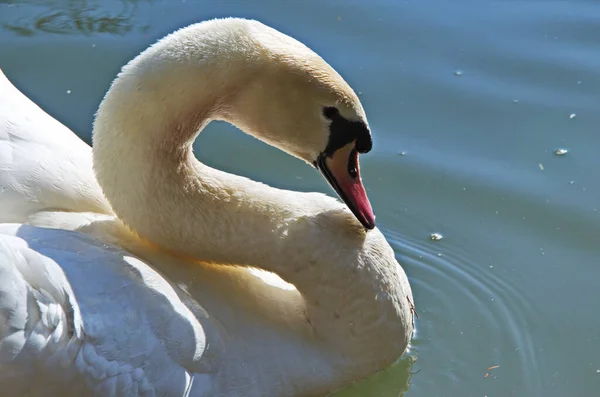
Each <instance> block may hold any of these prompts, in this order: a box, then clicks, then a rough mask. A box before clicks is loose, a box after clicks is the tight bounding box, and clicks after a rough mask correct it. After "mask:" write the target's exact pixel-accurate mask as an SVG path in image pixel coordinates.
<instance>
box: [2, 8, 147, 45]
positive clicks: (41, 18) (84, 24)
mask: <svg viewBox="0 0 600 397" xmlns="http://www.w3.org/2000/svg"><path fill="white" fill-rule="evenodd" d="M139 2H140V0H120V1H116V2H114V1H111V2H105V1H100V0H96V1H89V0H67V1H63V2H50V1H29V2H23V1H22V2H19V3H18V4H14V2H12V1H7V0H0V3H6V4H9V6H8V7H19V6H20V5H22V4H23V3H28V4H29V5H35V6H36V8H38V9H40V10H41V11H40V12H39V13H37V14H36V15H33V16H32V15H31V14H29V15H24V16H17V17H16V18H15V20H14V21H10V22H4V23H2V27H3V28H5V29H7V30H9V31H11V32H13V33H16V34H18V35H19V36H26V37H27V36H33V35H34V34H36V32H44V33H54V34H84V35H89V34H93V33H108V34H115V35H123V34H126V33H129V32H131V31H140V32H145V31H147V30H148V29H149V25H142V26H135V24H134V23H133V16H134V15H135V14H136V12H137V8H138V3H139ZM145 2H148V3H151V2H152V0H145ZM109 3H110V4H109ZM31 9H32V7H29V10H31ZM17 14H18V13H17Z"/></svg>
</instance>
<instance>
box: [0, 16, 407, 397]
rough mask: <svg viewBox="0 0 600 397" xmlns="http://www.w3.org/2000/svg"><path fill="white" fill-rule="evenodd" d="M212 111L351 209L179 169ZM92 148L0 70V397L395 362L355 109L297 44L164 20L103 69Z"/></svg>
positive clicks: (320, 378)
mask: <svg viewBox="0 0 600 397" xmlns="http://www.w3.org/2000/svg"><path fill="white" fill-rule="evenodd" d="M215 119H220V120H226V121H229V122H231V123H233V124H235V125H236V126H238V127H240V128H241V129H243V130H244V131H245V132H247V133H249V134H252V135H254V136H255V137H257V138H259V139H261V140H263V141H265V142H268V143H270V144H272V145H274V146H276V147H278V148H281V149H283V150H285V151H286V152H288V153H290V154H292V155H294V156H296V157H298V158H300V159H303V160H305V161H306V162H308V163H311V164H313V163H314V165H315V166H316V167H317V168H319V169H320V170H321V171H322V172H323V173H324V174H325V176H326V178H327V179H328V180H329V182H330V183H331V184H332V185H333V187H334V188H335V189H336V190H337V191H338V193H339V194H340V196H341V197H342V198H343V199H344V200H345V202H346V203H347V204H348V206H349V207H350V208H351V210H352V212H353V213H354V214H355V215H356V216H353V215H352V213H351V212H350V211H348V209H347V208H346V206H344V205H343V204H341V203H340V202H338V201H337V200H334V199H332V198H329V197H327V196H325V195H323V194H317V193H299V192H291V191H285V190H279V189H274V188H271V187H269V186H266V185H264V184H260V183H257V182H253V181H251V180H249V179H246V178H242V177H239V176H235V175H231V174H227V173H224V172H221V171H218V170H215V169H212V168H210V167H207V166H205V165H203V164H201V163H199V162H198V161H197V160H196V159H195V157H194V155H193V153H192V149H191V144H192V142H193V141H194V139H195V137H196V135H197V134H198V132H199V130H201V129H202V128H203V127H204V126H205V125H206V124H207V123H208V122H209V121H210V120H215ZM93 141H94V145H93V149H90V147H89V146H87V145H86V144H85V143H83V142H82V141H81V140H80V139H79V138H77V137H76V136H75V135H74V134H72V133H71V132H70V131H69V130H68V129H67V128H66V127H64V126H63V125H61V124H60V123H59V122H57V121H56V120H54V119H53V118H51V117H50V116H48V115H47V114H46V113H44V112H43V111H42V110H41V109H40V108H38V107H37V106H36V105H34V104H33V102H31V101H30V100H29V99H27V98H26V97H25V96H24V95H23V94H21V93H20V92H19V91H18V90H17V89H16V88H15V87H13V86H12V84H10V83H9V81H8V80H7V79H6V78H5V77H4V76H3V75H2V74H1V73H0V222H3V223H2V224H0V390H2V395H16V396H24V395H28V396H50V395H57V396H58V395H60V396H81V395H97V396H137V395H139V396H153V395H160V396H245V397H251V396H261V397H265V396H313V395H322V394H325V393H327V392H330V391H333V390H336V389H339V388H341V387H343V386H345V385H347V384H349V383H351V382H353V381H355V380H358V379H361V378H364V377H366V376H368V375H370V374H372V373H375V372H377V371H379V370H382V369H384V368H386V367H387V366H389V365H390V364H391V363H393V362H394V361H395V360H396V359H397V358H398V357H399V356H401V355H402V354H403V352H404V351H405V349H406V347H407V345H408V343H409V340H410V337H411V335H412V331H413V319H412V293H411V289H410V286H409V283H408V280H407V278H406V275H405V273H404V271H403V270H402V268H401V267H400V266H399V265H398V263H397V262H396V260H395V258H394V252H393V250H392V249H391V247H390V246H389V245H388V243H387V242H386V241H385V239H384V237H383V236H382V234H381V233H380V232H379V230H378V229H377V228H374V216H373V214H372V211H371V208H370V205H369V203H368V200H367V198H366V194H365V192H364V188H363V187H362V183H361V181H360V175H358V154H357V152H366V151H369V150H370V147H371V137H370V133H369V129H368V125H367V121H366V118H365V114H364V111H363V108H362V106H361V104H360V102H359V100H358V98H357V97H356V95H355V94H354V92H353V91H352V89H351V88H350V87H349V86H348V85H347V84H346V83H345V82H344V80H343V79H342V78H341V77H340V76H339V75H338V74H337V73H336V72H335V71H334V70H333V69H332V68H331V67H330V66H329V65H328V64H327V63H325V61H323V60H322V59H321V58H320V57H319V56H317V55H316V54H315V53H314V52H312V51H311V50H309V49H308V48H307V47H305V46H304V45H302V44H301V43H299V42H298V41H296V40H294V39H292V38H290V37H288V36H285V35H283V34H281V33H279V32H277V31H276V30H273V29H271V28H269V27H267V26H265V25H263V24H261V23H259V22H256V21H249V20H242V19H221V20H213V21H208V22H203V23H200V24H195V25H192V26H189V27H187V28H184V29H181V30H179V31H177V32H175V33H173V34H171V35H169V36H167V37H166V38H164V39H162V40H161V41H159V42H158V43H157V44H155V45H153V46H151V47H150V48H149V49H147V50H146V51H144V52H143V53H142V54H141V55H139V56H138V57H136V58H135V59H134V60H133V61H131V62H130V63H129V64H128V65H127V66H125V67H124V68H123V71H122V72H121V74H120V75H119V77H118V78H117V79H116V80H115V81H114V83H113V84H112V86H111V88H110V90H109V91H108V93H107V95H106V97H105V98H104V100H103V102H102V104H101V105H100V108H99V110H98V113H97V117H96V120H95V124H94V130H93ZM92 151H93V156H92ZM227 155H234V154H232V153H230V154H227ZM92 157H93V166H94V167H93V168H94V170H93V169H92ZM94 171H95V172H94ZM100 186H101V187H100ZM104 197H106V199H105V198H104ZM109 203H110V204H109ZM113 211H114V212H113ZM115 214H116V215H115ZM357 219H358V220H359V221H360V222H358V221H357ZM361 223H362V225H361ZM123 224H127V225H128V227H125V226H124V225H123ZM367 229H372V230H368V231H367ZM130 230H131V231H130ZM253 268H258V269H262V270H263V271H268V272H271V273H275V274H277V275H278V276H280V277H281V278H282V279H283V280H285V281H287V282H288V283H291V284H293V285H294V286H295V288H291V287H288V288H282V287H281V286H277V285H275V286H273V285H270V284H272V283H270V282H265V281H264V280H267V281H268V278H265V277H258V276H260V275H261V272H262V271H257V270H255V271H253V270H252V269H253Z"/></svg>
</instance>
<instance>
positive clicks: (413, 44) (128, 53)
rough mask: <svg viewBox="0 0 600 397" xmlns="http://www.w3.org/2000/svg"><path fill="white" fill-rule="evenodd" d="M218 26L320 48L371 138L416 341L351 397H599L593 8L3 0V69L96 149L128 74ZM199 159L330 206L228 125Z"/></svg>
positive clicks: (597, 37) (599, 68)
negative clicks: (178, 36)
mask: <svg viewBox="0 0 600 397" xmlns="http://www.w3.org/2000/svg"><path fill="white" fill-rule="evenodd" d="M217 16H243V17H250V18H257V19H259V20H261V21H263V22H265V23H267V24H269V25H271V26H273V27H275V28H277V29H279V30H281V31H283V32H285V33H288V34H291V35H292V36H294V37H296V38H298V39H300V40H301V41H303V42H305V43H306V44H307V45H309V46H310V47H312V48H313V49H315V50H316V51H317V52H319V53H320V54H322V55H323V56H324V57H325V59H326V60H328V61H329V62H330V63H331V64H332V65H333V66H334V67H335V68H336V69H338V70H339V71H340V73H341V74H342V75H343V76H344V77H345V78H346V79H347V80H348V81H349V82H350V83H351V85H352V86H353V87H354V88H355V90H356V91H357V92H358V93H359V95H360V97H361V99H362V101H363V104H364V106H365V108H366V111H367V114H368V117H369V121H370V124H371V126H372V129H373V131H374V137H375V148H374V151H373V152H372V153H371V154H369V155H367V156H363V158H362V171H363V178H364V180H365V184H366V186H367V188H368V191H369V195H370V198H371V201H372V203H373V205H374V208H375V212H376V214H377V218H378V221H379V226H380V227H381V228H382V230H383V232H384V233H385V234H386V236H387V237H388V238H389V240H390V241H391V243H392V244H393V246H394V248H395V250H396V253H397V256H398V259H399V260H400V261H401V263H402V264H403V266H404V267H405V269H406V271H407V273H408V275H409V277H410V279H411V282H412V285H413V291H414V294H415V300H416V304H417V311H418V313H419V319H418V321H417V326H418V332H417V334H416V337H415V339H414V343H413V347H412V349H411V351H410V353H409V354H408V355H407V357H405V358H404V359H402V360H401V361H400V362H399V363H398V364H397V365H396V366H394V367H393V368H391V369H389V370H387V371H385V372H383V373H381V374H378V375H377V376H375V377H374V378H373V379H370V380H368V381H366V382H363V383H361V384H359V385H357V386H356V388H354V389H352V390H349V391H346V392H344V393H342V394H341V395H343V396H346V397H349V396H399V395H404V393H406V395H407V396H415V397H416V396H426V397H429V396H481V397H483V396H488V397H495V396H498V397H500V396H582V397H583V396H585V397H587V396H590V397H592V396H600V315H599V306H600V212H599V209H600V180H599V177H598V169H600V153H599V152H600V150H599V149H600V112H599V110H600V3H598V2H597V1H591V0H590V1H577V0H572V1H568V2H567V1H554V0H540V1H535V0H526V1H509V0H506V1H489V0H479V1H457V0H454V1H451V0H436V1H433V0H421V1H416V0H413V1H368V0H360V1H357V0H350V1H341V0H337V1H328V2H325V1H316V0H315V1H288V2H283V1H245V2H241V1H220V2H217V1H212V2H211V1H192V0H187V1H183V2H179V1H177V2H176V1H167V0H154V1H141V0H140V1H135V0H130V1H117V0H105V1H100V0H96V1H92V0H90V1H82V0H80V1H75V0H73V1H41V0H40V1H17V2H12V1H11V2H9V1H4V0H0V68H2V69H3V70H4V72H5V73H6V74H7V76H8V77H9V78H10V79H11V80H13V81H14V82H15V84H16V85H17V86H18V87H19V88H21V89H22V90H23V91H24V92H25V93H27V94H28V95H30V96H31V97H32V98H33V99H34V100H35V101H36V102H37V103H38V104H40V105H41V106H42V107H43V108H44V109H46V110H47V111H48V112H49V113H50V114H52V115H53V116H55V117H56V118H57V119H59V120H60V121H62V122H64V123H65V124H66V125H67V126H69V127H70V128H72V129H73V130H74V131H76V132H77V133H78V134H80V135H81V136H83V137H85V138H86V139H88V141H89V136H90V131H91V121H92V116H93V113H94V111H95V109H96V108H97V106H98V103H99V102H100V100H101V98H102V96H103V94H104V92H105V91H106V89H107V88H108V85H109V83H110V81H111V80H112V79H113V78H114V76H115V74H116V73H117V71H118V70H119V68H120V67H121V65H122V64H124V63H125V62H126V61H128V60H129V59H131V58H133V57H134V56H135V55H137V54H138V53H139V52H140V51H141V50H142V49H144V48H145V47H147V46H148V45H149V44H151V43H152V42H154V41H155V40H156V39H157V38H159V37H162V36H163V35H164V34H166V33H169V32H171V31H172V30H174V29H176V28H179V27H182V26H184V25H187V24H189V23H192V22H197V21H200V20H203V19H208V18H212V17H217ZM196 146H197V153H198V156H199V157H200V158H201V159H202V160H203V161H205V162H207V163H208V164H211V165H213V166H215V167H218V168H221V169H224V170H226V171H231V172H236V173H238V174H243V175H247V176H250V177H252V178H254V179H258V180H261V181H265V182H267V183H270V184H272V185H276V186H280V187H286V188H293V189H298V190H320V191H324V192H328V193H330V194H332V192H331V191H330V190H329V188H328V187H327V186H326V185H325V182H324V181H323V180H322V178H321V177H320V176H318V175H317V174H316V173H315V172H314V170H312V169H310V167H307V166H306V165H304V164H302V163H300V162H299V161H297V160H294V159H292V158H289V157H288V156H287V155H285V154H282V153H280V152H278V151H277V150H275V149H273V148H270V147H267V146H266V145H263V144H261V143H259V142H257V141H255V140H254V139H252V138H249V137H247V136H244V135H243V134H241V133H240V132H238V131H236V130H234V129H233V128H231V127H229V126H227V125H225V124H212V125H211V126H210V127H209V129H208V131H207V132H206V133H205V134H203V136H202V138H201V139H200V140H199V142H197V145H196ZM557 148H565V149H568V153H567V154H565V155H562V156H558V155H556V154H554V150H555V149H557ZM430 233H441V234H442V235H443V239H441V240H439V241H434V240H431V239H430V237H429V235H430ZM492 366H499V367H498V368H493V369H490V370H488V368H489V367H492ZM486 374H487V375H486Z"/></svg>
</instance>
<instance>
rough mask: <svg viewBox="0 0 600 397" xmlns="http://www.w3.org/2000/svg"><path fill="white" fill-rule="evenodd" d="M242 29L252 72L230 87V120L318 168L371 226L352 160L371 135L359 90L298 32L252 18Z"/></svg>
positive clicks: (363, 150) (367, 144)
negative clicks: (294, 35) (287, 31)
mask: <svg viewBox="0 0 600 397" xmlns="http://www.w3.org/2000/svg"><path fill="white" fill-rule="evenodd" d="M246 29H247V32H248V33H247V34H248V37H249V38H250V39H251V40H250V42H251V43H252V45H253V46H254V48H255V49H256V51H255V52H253V53H252V54H253V55H252V57H250V58H251V60H250V62H249V63H250V65H249V66H248V68H249V69H250V70H252V72H251V73H248V74H247V76H248V78H247V79H246V80H244V81H243V82H241V83H242V85H241V86H240V89H239V91H238V92H237V93H236V94H235V96H236V97H235V100H234V101H233V106H232V112H233V113H234V115H233V116H234V117H233V119H234V120H231V121H232V122H234V123H235V124H236V125H238V126H239V127H241V128H242V129H243V130H245V131H246V132H248V133H250V134H252V135H255V136H257V137H258V138H260V139H261V140H263V141H266V142H268V143H269V144H271V145H273V146H276V147H278V148H280V149H282V150H284V151H286V152H287V153H290V154H292V155H293V156H295V157H298V158H300V159H302V160H304V161H305V162H307V163H308V164H311V165H313V166H314V167H315V168H317V169H318V170H319V171H321V173H322V174H323V176H324V177H325V178H326V179H327V181H328V182H329V183H330V184H331V186H332V187H333V189H334V190H335V191H336V192H337V193H338V195H339V196H340V197H341V198H342V199H343V200H344V202H345V203H346V205H348V207H349V208H350V210H351V211H352V212H353V213H354V215H355V216H356V218H357V219H358V220H359V221H360V222H361V223H362V225H363V226H364V227H365V228H367V229H373V228H374V227H375V216H374V214H373V210H372V209H371V204H370V203H369V200H368V198H367V194H366V192H365V188H364V186H363V184H362V181H361V177H360V169H359V160H358V157H359V154H361V153H367V152H369V151H370V150H371V148H372V139H371V132H370V129H369V125H368V123H367V119H366V116H365V112H364V110H363V107H362V105H361V103H360V101H359V99H358V97H357V96H356V94H355V93H354V91H353V90H352V88H351V87H350V86H349V85H348V84H347V83H346V82H345V81H344V79H343V78H342V77H341V76H340V75H339V74H338V73H337V72H336V71H335V70H334V69H333V68H332V67H331V66H329V65H328V64H327V63H326V62H325V61H324V60H323V59H322V58H321V57H320V56H318V55H317V54H316V53H314V52H313V51H312V50H310V49H309V48H308V47H306V46H305V45H303V44H301V43H300V42H298V41H297V40H295V39H292V38H291V37H289V36H286V35H284V34H282V33H280V32H278V31H276V30H274V29H271V28H269V27H267V26H265V25H263V24H260V23H258V22H251V23H249V24H248V25H247V27H246Z"/></svg>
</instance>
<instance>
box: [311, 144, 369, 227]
mask: <svg viewBox="0 0 600 397" xmlns="http://www.w3.org/2000/svg"><path fill="white" fill-rule="evenodd" d="M315 165H316V166H317V168H318V169H319V171H321V173H322V174H323V176H324V177H325V179H327V182H329V184H330V185H331V187H333V189H334V190H335V191H336V192H337V194H338V195H339V196H340V198H341V199H342V200H344V202H345V203H346V205H347V206H348V208H350V211H352V213H353V214H354V216H356V219H358V220H359V222H360V223H362V225H363V226H364V227H365V228H366V229H369V230H370V229H373V228H374V227H375V214H373V209H372V208H371V203H370V202H369V198H368V197H367V192H366V191H365V187H364V186H363V184H362V181H361V179H360V167H359V164H358V151H357V150H356V144H355V142H350V143H348V144H347V145H345V146H342V147H341V148H339V149H338V150H336V151H335V152H333V153H332V154H331V155H325V154H322V155H321V156H319V159H318V160H317V161H316V164H315Z"/></svg>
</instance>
